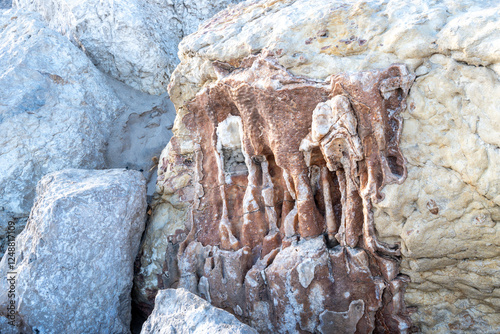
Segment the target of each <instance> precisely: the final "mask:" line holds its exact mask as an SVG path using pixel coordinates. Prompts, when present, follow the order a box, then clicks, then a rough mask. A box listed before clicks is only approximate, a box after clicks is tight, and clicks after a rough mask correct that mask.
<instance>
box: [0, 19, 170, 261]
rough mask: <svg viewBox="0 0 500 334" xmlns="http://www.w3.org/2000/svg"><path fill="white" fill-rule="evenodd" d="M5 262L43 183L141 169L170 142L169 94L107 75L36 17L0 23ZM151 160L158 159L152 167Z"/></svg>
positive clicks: (148, 170) (149, 175)
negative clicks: (81, 172)
mask: <svg viewBox="0 0 500 334" xmlns="http://www.w3.org/2000/svg"><path fill="white" fill-rule="evenodd" d="M0 22H1V24H0V45H1V46H0V100H1V101H2V102H1V104H0V131H1V133H2V138H1V139H0V143H1V147H0V166H1V169H0V183H1V184H2V187H0V256H1V255H2V254H3V249H4V247H5V244H4V241H5V238H4V237H3V236H4V234H5V232H6V230H7V224H8V222H9V221H15V222H16V230H17V232H21V231H22V229H23V228H24V224H25V222H26V219H27V216H28V214H29V210H30V208H31V206H32V204H33V198H34V189H35V185H36V182H37V181H38V180H39V179H40V178H41V177H42V176H43V175H45V174H46V173H49V172H52V171H57V170H61V169H64V168H68V167H82V168H130V169H136V170H142V171H143V175H144V176H145V177H146V179H147V180H149V181H150V182H149V183H150V184H149V187H148V188H149V190H148V194H149V195H152V194H153V192H154V184H155V182H156V173H154V168H155V166H156V164H157V163H156V160H157V158H156V159H155V158H154V157H155V156H156V157H158V156H159V155H160V153H161V151H162V149H163V148H164V147H165V145H166V143H168V140H169V139H170V137H171V131H170V129H171V127H172V124H173V119H174V117H175V110H174V108H173V105H172V103H171V102H170V100H169V99H168V94H167V93H165V94H163V95H160V96H151V95H148V94H146V93H143V92H140V91H138V90H135V89H133V88H131V87H129V86H127V85H125V84H123V83H121V82H119V81H117V80H115V79H112V78H110V77H107V76H106V75H103V74H102V73H101V72H100V71H99V70H97V69H96V68H95V66H94V65H93V64H92V63H91V62H90V61H89V60H88V59H87V57H86V56H85V54H84V53H83V52H82V51H81V50H78V49H77V48H76V47H75V46H73V45H72V44H71V43H69V42H68V40H67V39H65V38H63V37H62V36H61V35H60V34H59V33H57V32H56V31H54V30H52V29H49V28H47V27H46V26H45V25H44V24H43V23H42V22H41V19H40V16H39V15H37V14H34V13H28V12H24V11H20V10H17V11H14V10H9V11H6V12H4V14H3V15H1V16H0ZM152 158H153V159H154V160H152Z"/></svg>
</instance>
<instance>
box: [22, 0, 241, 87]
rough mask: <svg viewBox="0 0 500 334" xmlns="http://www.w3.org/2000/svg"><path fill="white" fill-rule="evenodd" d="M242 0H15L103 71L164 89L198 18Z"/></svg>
mask: <svg viewBox="0 0 500 334" xmlns="http://www.w3.org/2000/svg"><path fill="white" fill-rule="evenodd" d="M239 1H240V0H220V1H215V2H214V1H210V0H203V1H200V0H173V1H156V0H146V1H136V0H127V1H112V0H106V1H101V0H77V1H69V0H50V1H47V0H14V6H16V7H19V8H23V9H27V10H31V11H36V12H39V13H40V14H42V16H43V17H44V18H45V20H46V21H47V22H48V24H49V26H50V27H51V28H53V29H55V30H57V31H59V32H61V33H62V34H63V35H66V36H68V37H69V38H70V39H71V40H72V41H73V43H74V44H75V45H77V46H79V47H81V48H82V50H84V51H85V52H86V54H87V55H88V56H89V58H90V59H91V60H92V62H93V63H94V64H95V65H96V66H97V67H98V68H99V69H101V70H102V71H104V72H105V73H109V74H110V75H111V76H112V77H114V78H116V79H118V80H120V81H123V82H125V83H126V84H128V85H130V86H132V87H134V88H136V89H139V90H142V91H144V92H147V93H149V94H161V93H164V92H166V91H167V85H168V82H169V79H170V74H171V73H172V71H173V70H174V69H175V66H177V64H178V63H179V59H178V57H177V45H178V44H179V42H180V41H181V39H182V38H183V37H184V36H186V35H188V34H190V33H192V32H194V31H195V30H196V29H197V28H198V25H199V24H200V23H202V22H203V21H204V20H206V19H208V18H209V17H211V16H212V15H214V14H215V13H217V12H218V11H220V10H222V9H225V8H226V7H227V6H228V5H230V4H233V3H237V2H239Z"/></svg>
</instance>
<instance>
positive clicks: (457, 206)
mask: <svg viewBox="0 0 500 334" xmlns="http://www.w3.org/2000/svg"><path fill="white" fill-rule="evenodd" d="M495 6H496V4H495V3H494V2H484V1H477V2H476V1H465V2H460V3H459V4H457V3H451V2H447V1H438V2H432V3H431V2H430V1H418V2H416V3H415V2H414V3H412V4H408V3H407V2H402V1H390V2H384V1H368V2H359V3H354V4H346V3H343V2H337V1H329V2H324V1H315V0H297V1H247V2H246V3H244V4H240V5H238V6H236V7H233V8H232V9H230V10H227V11H224V12H221V13H219V14H218V15H216V16H215V17H214V18H213V19H212V20H211V21H209V22H207V23H206V24H205V25H204V26H203V27H201V28H200V30H199V31H198V32H196V33H195V34H193V35H190V36H188V37H187V38H185V39H184V40H183V42H182V43H181V45H180V52H179V55H180V58H181V64H180V65H179V66H178V67H177V69H176V71H175V72H174V74H173V76H172V80H171V84H170V87H169V93H170V96H171V98H172V101H173V102H174V104H175V105H176V109H177V113H178V114H177V118H176V122H175V125H174V137H173V138H172V140H171V141H170V143H169V145H168V146H167V147H166V149H165V150H164V151H163V153H162V156H161V157H160V168H159V171H158V175H159V178H158V183H157V195H156V200H155V203H154V210H153V215H152V218H151V221H150V223H149V226H148V230H147V233H146V236H145V239H144V243H143V247H142V257H141V263H140V267H138V274H137V276H136V290H135V296H136V298H137V300H138V302H139V303H140V305H141V306H142V307H143V309H144V310H145V311H147V310H148V309H150V308H151V307H152V301H153V298H154V295H155V293H156V290H157V289H158V288H165V287H185V288H188V289H190V290H191V291H193V292H196V293H197V294H199V295H201V296H203V297H204V298H206V299H207V300H209V301H210V302H211V303H212V304H214V305H217V306H220V307H223V308H225V309H227V310H229V311H231V312H233V313H234V314H236V315H237V316H239V317H240V318H241V319H243V320H244V321H246V322H248V323H251V324H252V325H253V326H254V327H255V328H257V329H259V330H260V331H262V332H266V331H269V332H272V331H275V330H278V331H281V332H286V331H288V332H294V331H309V332H313V331H314V330H317V331H322V332H329V331H331V330H332V327H329V326H332V324H336V326H341V327H342V328H344V330H345V332H350V333H353V332H356V331H357V332H366V331H369V330H370V329H374V330H375V331H383V330H387V328H389V329H391V330H396V328H398V330H401V331H404V330H405V328H407V327H408V324H409V320H408V318H407V317H406V316H405V307H404V304H403V298H404V299H405V302H406V305H407V306H411V308H410V311H411V313H412V314H411V318H412V321H413V324H414V325H415V327H414V328H413V329H415V330H420V331H422V332H425V333H448V332H450V331H451V332H463V331H472V332H482V333H495V332H498V330H500V322H499V321H498V317H497V316H496V315H497V314H498V312H500V304H499V301H500V295H499V291H500V289H499V287H500V281H499V279H498V275H496V274H497V273H498V272H497V271H498V269H497V268H498V264H499V262H500V259H499V255H500V248H499V243H498V233H499V225H498V224H497V222H498V221H500V206H499V205H500V202H499V193H500V192H499V190H500V182H499V179H498V175H499V170H498V166H499V165H500V164H499V163H500V153H499V150H498V147H499V146H500V145H499V144H500V143H499V142H498V138H500V136H499V133H498V129H499V128H500V127H499V126H498V124H499V122H500V118H499V115H500V113H499V110H498V105H499V103H498V96H499V93H498V92H499V89H500V88H499V87H500V84H499V79H498V76H499V74H500V70H499V68H500V67H499V66H500V65H499V63H500V53H499V49H498V45H500V43H498V41H499V40H500V36H499V34H498V31H499V30H498V28H499V23H498V20H497V19H495V17H496V16H495V15H497V13H498V12H499V8H498V7H495ZM259 32H261V33H259ZM252 54H254V55H252ZM255 54H260V55H257V56H256V55H255ZM392 64H404V66H403V65H392ZM406 69H408V71H407V70H406ZM411 73H415V75H416V80H415V83H414V84H413V86H412V87H411V90H409V88H410V85H411V82H412V80H413V78H412V74H411ZM408 90H409V91H408ZM407 93H408V97H407V100H406V105H407V106H408V108H405V98H406V94H407ZM299 97H300V98H299ZM368 110H370V112H368ZM375 110H377V111H376V112H375ZM381 110H383V112H381ZM400 112H401V114H400V115H401V116H402V117H403V118H404V123H405V124H404V126H403V128H402V132H401V119H399V118H398V116H397V115H398V114H399V113H400ZM366 115H370V116H369V117H366ZM400 134H401V136H400ZM399 140H400V141H401V144H400V147H401V152H402V154H401V152H400V150H399V147H398V143H399ZM338 145H340V146H338ZM402 156H405V158H406V160H407V163H406V167H405V164H404V163H403V161H404V158H403V157H402ZM406 169H407V170H406ZM406 173H407V180H406V181H405V183H403V184H401V182H402V181H403V180H404V178H405V176H406ZM386 183H394V184H392V185H388V186H387V187H386V188H385V190H384V193H385V195H386V196H385V198H384V197H383V196H382V193H381V192H380V190H381V187H382V186H383V185H384V184H386ZM383 241H385V242H389V243H401V255H402V258H401V259H402V262H401V267H400V270H401V272H402V273H403V274H405V275H408V276H409V278H410V279H411V283H410V284H409V286H408V289H407V294H406V295H405V297H403V294H402V291H403V290H404V285H405V276H404V275H403V276H401V275H397V273H398V262H399V251H398V249H397V248H392V247H388V246H387V245H386V244H384V243H383ZM337 243H338V245H337ZM341 268H342V269H341ZM336 275H339V276H336ZM352 282H358V284H352V285H351V283H352ZM336 289H337V290H336ZM377 289H378V290H377ZM268 314H269V317H268ZM284 315H285V316H284ZM284 318H286V319H287V321H286V322H285V321H284ZM268 326H269V327H268Z"/></svg>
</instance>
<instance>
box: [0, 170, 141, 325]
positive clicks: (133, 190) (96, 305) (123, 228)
mask: <svg viewBox="0 0 500 334" xmlns="http://www.w3.org/2000/svg"><path fill="white" fill-rule="evenodd" d="M145 216H146V184H145V180H144V177H143V176H142V175H141V174H140V173H139V172H136V171H126V170H106V171H92V170H77V169H68V170H64V171H60V172H55V173H52V174H49V175H47V176H45V177H44V178H43V179H42V180H41V181H40V182H39V184H38V188H37V200H36V203H35V205H34V207H33V210H32V212H31V215H30V219H29V222H28V224H27V227H26V229H25V230H24V231H23V232H22V233H21V234H20V235H19V236H18V237H17V238H16V241H15V243H16V245H15V248H16V250H15V255H14V256H15V263H14V264H9V260H8V258H9V257H11V255H9V254H8V253H6V254H5V256H4V257H3V259H2V262H1V263H0V276H1V277H2V280H1V281H0V287H1V289H0V291H1V292H0V310H1V311H0V312H2V313H1V315H2V316H4V317H5V316H7V314H6V313H5V312H6V311H7V306H8V305H9V303H10V300H9V297H8V291H9V290H10V287H11V286H10V284H8V281H7V278H11V277H15V299H13V300H14V301H15V310H16V312H15V314H14V316H15V318H16V323H17V324H18V326H20V327H22V326H23V325H25V326H26V328H27V330H21V332H22V333H26V332H31V331H32V332H34V333H104V332H106V333H111V332H113V333H128V332H129V326H130V290H131V288H132V277H133V262H134V258H135V255H136V253H137V251H138V247H139V243H140V238H141V234H142V231H143V229H144V222H145ZM11 272H15V273H16V274H15V275H13V274H12V273H11ZM0 324H2V325H1V326H4V322H2V323H0ZM9 328H10V327H8V328H5V327H2V328H1V331H2V333H3V331H4V330H5V331H6V330H8V329H9Z"/></svg>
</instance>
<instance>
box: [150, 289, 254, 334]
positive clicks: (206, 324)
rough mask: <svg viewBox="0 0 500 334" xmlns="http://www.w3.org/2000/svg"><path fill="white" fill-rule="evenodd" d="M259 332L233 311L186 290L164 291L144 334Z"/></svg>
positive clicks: (241, 333)
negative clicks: (225, 309) (214, 304)
mask: <svg viewBox="0 0 500 334" xmlns="http://www.w3.org/2000/svg"><path fill="white" fill-rule="evenodd" d="M152 333H156V334H169V333H179V334H181V333H182V334H191V333H192V334H209V333H220V334H257V331H256V330H255V329H253V328H251V327H249V326H247V325H245V324H242V323H241V322H240V321H238V319H236V318H235V316H234V315H232V314H231V313H229V312H226V311H224V310H221V309H219V308H217V307H214V306H212V305H210V303H209V302H207V301H206V300H204V299H202V298H200V297H198V296H197V295H195V294H194V293H191V292H189V291H187V290H184V289H166V290H161V291H160V292H159V293H158V295H157V296H156V302H155V309H154V310H153V313H152V314H151V316H150V317H149V318H148V320H147V321H146V322H145V323H144V325H143V327H142V331H141V334H152Z"/></svg>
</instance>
